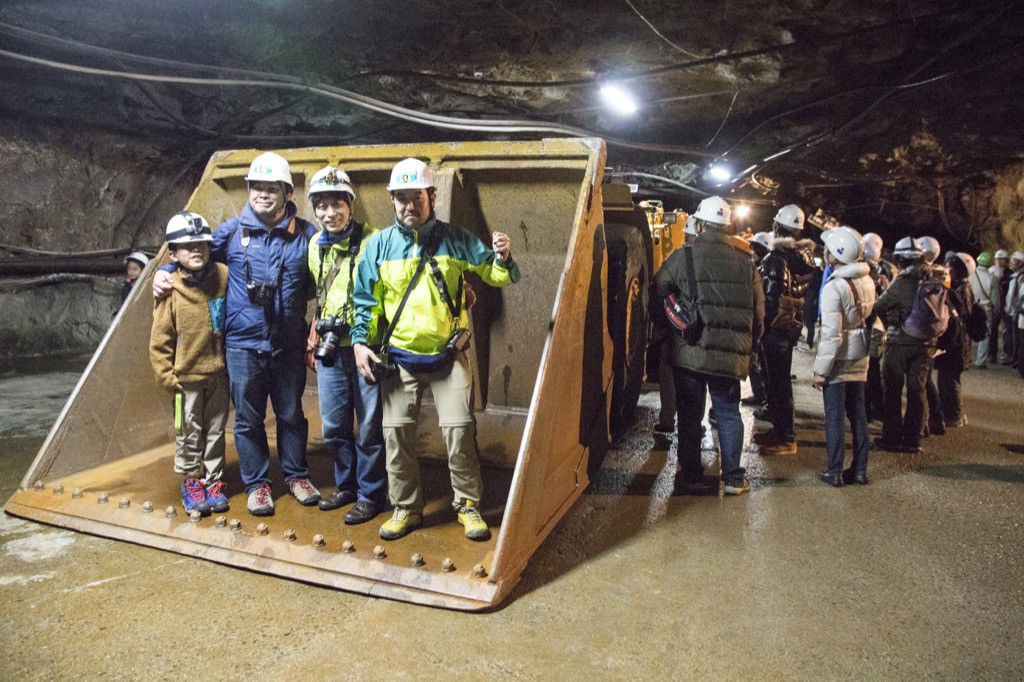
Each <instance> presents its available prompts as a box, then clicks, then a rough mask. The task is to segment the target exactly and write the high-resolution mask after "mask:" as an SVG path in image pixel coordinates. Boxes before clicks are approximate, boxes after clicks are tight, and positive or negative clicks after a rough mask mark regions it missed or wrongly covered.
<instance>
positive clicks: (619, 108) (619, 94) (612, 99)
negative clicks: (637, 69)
mask: <svg viewBox="0 0 1024 682" xmlns="http://www.w3.org/2000/svg"><path fill="white" fill-rule="evenodd" d="M601 96H602V97H604V102H605V104H607V105H608V107H609V108H611V109H612V110H613V111H615V112H616V113H618V114H622V115H623V116H632V115H633V114H635V113H636V110H637V106H636V101H634V100H633V97H632V96H631V95H630V94H629V93H628V92H626V91H625V90H623V89H622V88H620V87H619V86H618V85H611V84H609V85H603V86H601Z"/></svg>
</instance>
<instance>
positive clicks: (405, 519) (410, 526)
mask: <svg viewBox="0 0 1024 682" xmlns="http://www.w3.org/2000/svg"><path fill="white" fill-rule="evenodd" d="M422 523H423V515H422V514H418V513H416V512H414V511H410V510H408V509H402V508H401V507H395V513H394V514H392V515H391V518H390V519H388V520H387V521H385V522H384V525H382V526H381V527H380V536H381V538H383V539H384V540H397V539H398V538H400V537H402V536H405V535H408V534H409V533H411V532H413V531H414V530H416V529H417V528H419V527H420V525H422Z"/></svg>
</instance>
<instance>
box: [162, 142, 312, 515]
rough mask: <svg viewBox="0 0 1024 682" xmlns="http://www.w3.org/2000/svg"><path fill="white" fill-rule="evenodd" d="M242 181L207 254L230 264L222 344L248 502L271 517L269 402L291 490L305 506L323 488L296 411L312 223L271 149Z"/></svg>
mask: <svg viewBox="0 0 1024 682" xmlns="http://www.w3.org/2000/svg"><path fill="white" fill-rule="evenodd" d="M245 180H246V182H247V183H248V201H247V202H246V204H245V207H244V208H243V209H242V212H241V213H240V214H239V215H237V216H235V217H233V218H229V219H228V220H226V221H225V222H223V223H222V224H221V225H220V226H219V227H218V228H217V229H216V230H215V231H214V233H213V241H212V242H210V245H211V246H210V252H211V255H212V257H213V260H214V261H216V262H218V263H224V264H226V265H227V266H228V289H227V326H226V328H225V336H224V344H225V346H226V349H227V350H226V357H227V368H228V379H229V380H230V384H231V401H232V402H233V403H234V405H235V429H234V434H235V448H236V449H237V451H238V464H239V470H240V473H241V476H242V483H243V484H244V485H245V491H246V493H247V495H248V500H247V508H248V510H249V513H250V514H252V515H253V516H269V515H271V514H273V513H274V499H273V496H272V494H271V487H270V482H271V479H270V446H269V444H268V442H267V431H266V427H265V426H264V422H265V421H266V416H267V401H268V400H269V401H270V403H271V405H273V408H274V416H275V420H276V430H277V454H278V459H279V460H280V463H281V471H282V473H283V474H284V479H285V484H286V486H287V488H288V492H289V494H291V495H292V496H293V497H295V499H296V500H297V501H298V502H299V504H301V505H304V506H312V505H316V504H317V503H318V502H319V501H320V492H319V491H318V490H317V489H316V488H315V487H314V486H313V484H312V483H310V481H309V469H308V467H307V464H306V441H307V437H308V432H309V424H308V422H307V421H306V416H305V414H304V413H303V410H302V394H303V392H304V391H305V388H306V365H305V362H304V349H305V347H306V336H307V329H306V302H307V301H308V300H309V298H311V297H312V294H313V286H312V285H313V279H312V277H311V276H310V274H309V265H308V262H307V260H308V256H309V254H308V248H309V240H310V239H311V238H312V236H313V235H314V233H315V232H316V228H314V227H313V225H312V224H310V223H308V222H307V221H305V220H303V219H302V218H300V217H298V215H297V212H298V211H297V209H296V207H295V204H294V203H293V202H292V200H291V198H292V193H293V184H292V175H291V168H290V166H289V165H288V161H287V160H286V159H284V158H282V157H281V156H279V155H278V154H275V153H273V152H266V153H263V154H260V155H259V156H257V157H256V158H255V159H254V160H253V162H252V164H251V165H250V166H249V172H248V174H247V175H246V176H245ZM161 270H162V272H158V273H157V275H156V276H155V277H154V278H153V293H154V295H155V296H156V297H157V298H161V297H163V296H166V294H167V292H169V291H170V282H171V280H172V274H173V272H174V270H175V268H174V267H173V264H172V266H167V267H165V268H161Z"/></svg>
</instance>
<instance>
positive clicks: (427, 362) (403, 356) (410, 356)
mask: <svg viewBox="0 0 1024 682" xmlns="http://www.w3.org/2000/svg"><path fill="white" fill-rule="evenodd" d="M391 357H392V358H394V360H395V361H396V362H397V363H398V364H399V365H401V366H402V367H404V368H405V371H407V372H409V373H411V374H432V373H434V372H441V371H444V370H446V369H448V368H449V367H451V365H452V362H453V361H454V360H455V354H454V353H452V352H449V351H447V350H445V351H442V352H440V353H432V354H430V355H421V354H419V353H410V352H409V351H404V350H402V349H400V348H394V347H392V348H391Z"/></svg>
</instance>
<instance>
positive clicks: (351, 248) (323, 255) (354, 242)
mask: <svg viewBox="0 0 1024 682" xmlns="http://www.w3.org/2000/svg"><path fill="white" fill-rule="evenodd" d="M362 241H363V225H362V224H361V223H357V222H356V221H354V220H353V221H352V234H351V235H350V236H349V238H348V255H347V256H346V257H347V258H348V288H347V291H346V292H345V303H344V305H343V306H342V309H341V319H343V320H345V321H346V322H348V311H349V310H350V309H351V307H352V293H353V291H354V290H355V281H354V280H353V276H354V275H355V268H356V256H358V255H359V245H360V243H361V242H362ZM317 248H319V249H320V271H319V273H318V275H317V278H316V317H317V319H320V315H321V313H323V310H324V306H325V305H327V294H328V293H330V291H331V287H332V286H334V280H335V278H337V276H338V272H339V271H340V270H341V265H340V264H339V262H338V261H339V259H337V258H336V259H335V260H334V262H333V263H331V269H330V270H328V271H327V279H324V260H326V259H327V252H328V251H330V250H331V248H332V245H330V244H318V245H317Z"/></svg>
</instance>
